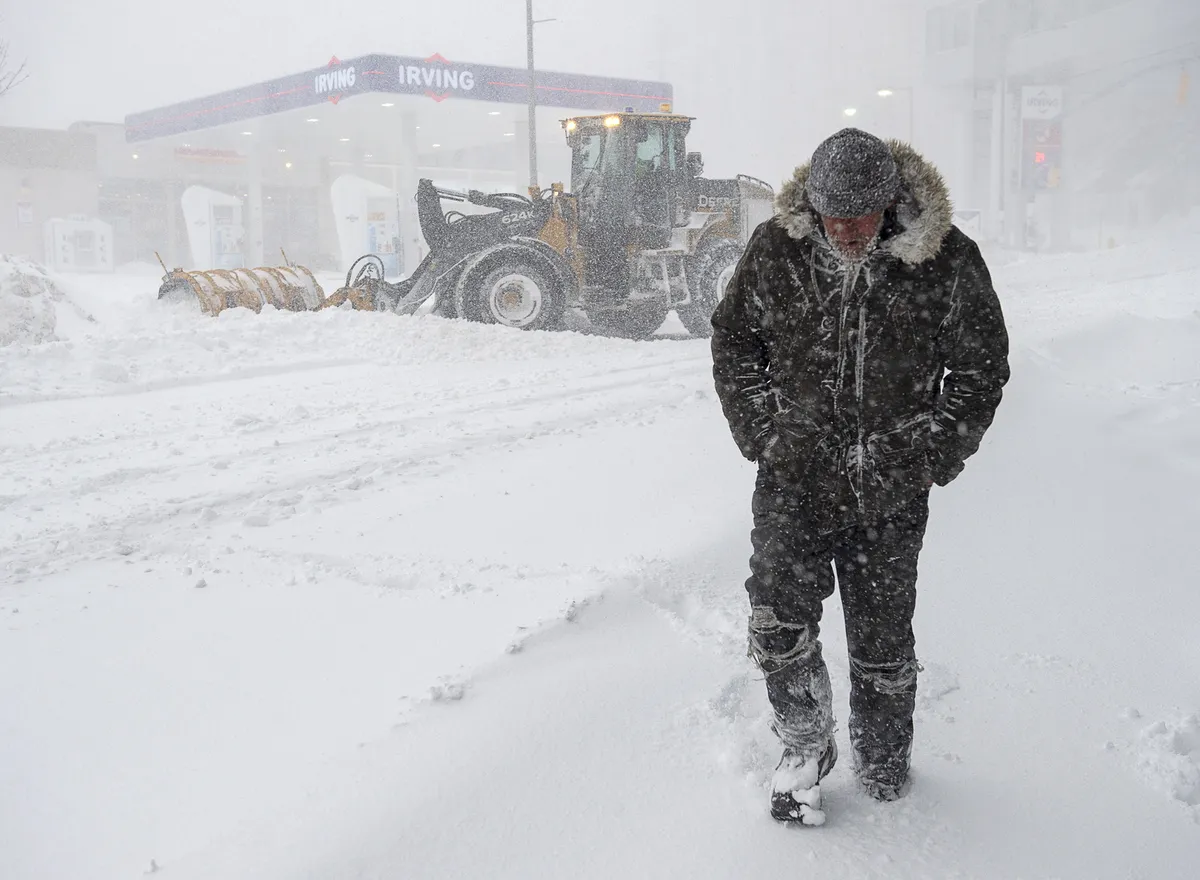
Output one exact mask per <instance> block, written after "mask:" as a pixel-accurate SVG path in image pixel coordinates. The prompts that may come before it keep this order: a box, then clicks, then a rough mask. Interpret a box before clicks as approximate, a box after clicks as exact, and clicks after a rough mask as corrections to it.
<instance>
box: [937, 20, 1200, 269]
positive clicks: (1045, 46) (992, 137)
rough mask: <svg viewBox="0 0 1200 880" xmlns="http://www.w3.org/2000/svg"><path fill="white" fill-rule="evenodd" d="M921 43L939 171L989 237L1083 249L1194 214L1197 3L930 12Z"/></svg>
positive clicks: (1199, 60) (1198, 192)
mask: <svg viewBox="0 0 1200 880" xmlns="http://www.w3.org/2000/svg"><path fill="white" fill-rule="evenodd" d="M924 42H925V49H924V70H923V80H924V84H925V87H926V89H927V90H928V100H929V101H930V102H931V103H932V104H933V105H935V106H936V107H937V109H938V111H939V112H938V118H939V119H940V120H943V121H944V123H945V124H944V126H942V128H941V131H940V134H939V137H940V138H941V139H943V140H944V141H945V150H946V153H947V155H946V156H945V157H943V159H942V164H943V166H944V167H945V168H946V170H947V173H948V175H949V176H950V177H951V179H952V182H953V184H954V186H955V190H956V192H957V193H959V203H960V205H961V204H965V203H966V202H970V203H972V205H973V206H974V207H978V208H980V209H982V211H983V216H984V225H985V229H986V232H987V234H988V235H989V237H992V238H995V239H1000V240H1003V241H1004V242H1005V243H1007V244H1009V245H1012V246H1016V247H1030V248H1035V249H1068V248H1080V247H1092V246H1096V245H1097V244H1106V243H1109V242H1111V241H1119V240H1120V239H1121V237H1123V236H1126V235H1129V234H1134V233H1135V231H1136V230H1137V229H1142V228H1145V227H1147V226H1149V225H1152V224H1153V223H1155V222H1157V221H1159V220H1161V219H1163V218H1164V217H1166V216H1169V215H1171V214H1173V213H1181V212H1186V211H1188V210H1190V209H1191V208H1193V207H1194V206H1196V205H1198V204H1200V188H1198V185H1197V171H1196V169H1195V168H1194V166H1195V164H1196V161H1195V159H1196V151H1197V148H1196V146H1195V145H1196V144H1197V143H1198V142H1200V104H1198V101H1197V96H1196V95H1195V94H1193V93H1192V90H1191V82H1192V80H1193V79H1195V77H1196V76H1197V75H1198V74H1200V3H1192V2H1188V0H981V2H973V0H958V2H928V3H926V8H925V37H924Z"/></svg>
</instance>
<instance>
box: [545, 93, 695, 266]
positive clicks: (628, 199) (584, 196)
mask: <svg viewBox="0 0 1200 880" xmlns="http://www.w3.org/2000/svg"><path fill="white" fill-rule="evenodd" d="M691 122H692V120H691V118H690V117H686V116H673V115H670V114H636V113H615V114H609V115H608V116H586V117H577V118H574V119H568V120H565V121H564V123H563V128H564V130H565V132H566V136H567V143H568V144H569V145H570V147H571V192H572V193H573V194H574V195H575V196H576V198H577V199H578V200H579V223H580V229H579V237H580V243H581V244H582V245H583V246H584V248H585V252H586V254H587V260H586V265H587V266H588V268H589V269H590V271H587V272H586V273H585V274H587V275H592V274H595V276H596V277H601V276H603V277H606V278H611V279H612V280H613V281H614V282H616V281H618V278H617V277H615V276H620V277H622V278H623V275H624V266H625V263H626V260H627V256H628V252H629V251H630V250H655V249H658V248H664V247H666V246H667V245H668V244H669V243H670V241H671V231H672V229H674V228H675V227H676V226H682V225H684V224H686V222H687V206H688V205H689V204H690V200H689V198H688V197H689V194H690V188H691V181H692V174H691V173H690V171H689V165H688V158H687V146H686V138H687V133H688V130H689V129H690V127H691Z"/></svg>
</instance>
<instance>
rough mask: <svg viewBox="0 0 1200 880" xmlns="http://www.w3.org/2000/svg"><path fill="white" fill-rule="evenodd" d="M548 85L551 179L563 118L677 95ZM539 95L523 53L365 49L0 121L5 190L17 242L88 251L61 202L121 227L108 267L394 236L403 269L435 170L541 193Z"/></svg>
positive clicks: (545, 139) (575, 77)
mask: <svg viewBox="0 0 1200 880" xmlns="http://www.w3.org/2000/svg"><path fill="white" fill-rule="evenodd" d="M535 94H536V102H537V106H538V109H537V117H536V118H537V136H538V137H537V140H538V144H537V146H538V170H539V175H538V177H539V185H541V186H542V187H548V186H549V185H550V183H551V182H555V181H563V180H566V179H568V178H569V175H570V151H569V150H568V148H567V146H566V144H565V140H564V138H563V134H562V130H561V128H560V127H559V119H561V118H563V117H564V116H569V115H576V114H581V113H604V112H612V111H619V110H625V109H632V110H635V111H639V112H662V111H670V110H671V105H672V102H673V96H672V88H671V86H670V85H669V84H668V83H661V82H644V81H637V80H629V79H617V78H612V77H603V76H591V75H583V74H568V73H554V72H548V71H538V72H537V73H536V78H535ZM528 101H529V74H528V71H527V70H525V69H524V68H505V67H495V66H490V65H481V64H469V63H458V62H452V61H449V60H447V59H446V58H444V57H442V56H441V55H433V56H430V57H427V58H409V57H400V56H393V55H365V56H361V57H358V58H352V59H348V60H340V59H338V58H336V57H335V58H331V59H330V60H329V61H328V62H327V63H326V64H323V65H321V66H320V67H316V68H313V69H312V70H307V71H303V72H301V73H296V74H292V75H288V76H284V77H280V78H278V79H274V80H271V81H268V82H262V83H256V84H253V85H249V86H244V87H242V88H239V89H235V90H232V91H229V92H223V93H221V94H217V95H210V96H208V97H204V98H198V99H194V100H189V101H185V102H183V103H179V104H174V105H171V106H168V107H161V108H158V109H154V110H148V111H145V112H141V113H134V114H131V115H129V116H127V117H126V119H125V122H124V124H111V123H91V122H79V123H75V124H73V125H72V126H71V127H70V128H69V129H68V131H66V132H56V131H44V130H35V129H0V202H3V201H7V200H8V199H7V196H8V194H9V193H8V191H9V190H12V195H13V196H14V198H13V201H14V202H16V203H17V205H18V212H17V215H16V216H14V217H9V218H3V219H0V250H8V251H13V252H16V253H25V254H26V255H28V256H31V257H34V258H35V259H44V261H45V262H47V263H48V264H50V265H52V266H56V267H57V268H87V267H86V266H85V265H84V262H85V261H84V259H83V257H82V256H79V255H76V256H75V258H74V262H75V263H76V264H77V265H75V266H71V265H65V266H64V265H61V263H62V260H61V259H59V257H61V254H56V253H54V251H55V249H56V247H57V249H58V250H62V249H63V248H65V247H67V245H66V244H65V243H63V244H60V245H58V246H55V245H52V244H51V243H50V240H49V237H48V236H49V233H48V232H46V233H43V227H45V226H46V224H48V223H49V222H50V221H51V220H53V219H60V220H61V219H62V218H61V217H57V218H56V217H55V216H52V215H70V216H71V217H74V218H75V219H76V220H77V221H78V222H79V223H81V224H85V225H86V223H87V222H92V223H95V221H100V223H99V225H101V226H104V225H107V226H109V227H111V234H110V235H109V238H110V239H111V243H110V244H109V245H108V247H110V248H111V253H110V254H109V255H108V256H107V260H108V265H109V266H111V265H113V264H116V265H120V264H122V263H127V262H133V261H137V262H144V263H148V262H154V260H155V258H154V253H155V252H158V253H159V254H161V256H162V258H163V260H164V261H165V262H166V263H167V264H168V266H183V267H185V268H197V269H205V268H236V267H238V266H258V265H271V264H275V263H277V262H281V261H282V260H283V257H282V256H281V254H280V250H281V249H282V250H283V251H284V252H286V254H287V257H288V258H289V259H290V260H292V261H294V262H297V263H303V264H305V265H308V266H310V267H312V268H314V269H318V270H335V271H336V270H340V269H344V268H345V266H346V265H347V264H348V263H349V262H351V261H352V260H353V259H354V258H356V257H357V256H359V255H361V254H363V253H368V252H370V253H377V254H380V255H381V256H382V257H383V258H384V261H385V264H386V265H387V267H388V271H389V274H393V273H394V274H398V275H403V274H406V273H407V272H408V271H409V270H411V269H412V268H413V267H415V266H416V264H417V263H418V262H419V261H420V259H421V258H422V256H423V255H424V247H425V243H424V241H423V239H422V238H421V233H420V229H419V227H418V224H417V219H416V207H415V203H414V200H413V196H414V194H415V192H416V188H417V181H418V180H419V179H420V178H422V177H429V178H432V179H433V180H434V181H435V182H436V183H437V184H438V185H439V186H441V187H445V188H448V189H462V190H466V189H479V190H483V191H503V192H522V193H523V192H525V190H526V187H527V186H528V184H529V147H528V122H527V119H528V109H527V107H528ZM10 238H11V239H12V240H13V242H15V244H10V243H9V239H10ZM56 240H57V239H56ZM43 241H44V243H43ZM65 241H66V239H64V242H65ZM67 262H68V263H70V262H71V259H68V260H67ZM95 268H103V267H95Z"/></svg>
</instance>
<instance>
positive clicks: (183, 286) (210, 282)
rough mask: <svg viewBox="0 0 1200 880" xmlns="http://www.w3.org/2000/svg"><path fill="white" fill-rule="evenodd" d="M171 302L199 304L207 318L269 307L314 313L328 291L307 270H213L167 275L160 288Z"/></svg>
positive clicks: (159, 290)
mask: <svg viewBox="0 0 1200 880" xmlns="http://www.w3.org/2000/svg"><path fill="white" fill-rule="evenodd" d="M158 298H159V299H160V300H166V301H168V302H192V301H198V302H199V303H200V308H201V310H202V311H203V312H204V313H205V314H206V315H218V314H220V313H221V312H223V311H225V310H226V309H234V308H239V307H241V308H247V309H250V310H252V311H255V312H260V311H262V308H263V306H266V305H270V306H274V307H275V308H277V309H281V310H283V311H287V312H312V311H316V310H317V309H319V308H321V306H322V305H323V304H324V302H325V291H323V290H322V289H321V285H320V283H318V281H317V279H316V278H315V277H314V276H313V273H312V272H310V271H309V270H308V269H306V268H305V267H304V266H280V267H260V268H258V269H214V270H212V271H209V272H185V271H184V270H182V269H176V270H174V271H173V272H168V273H167V275H166V276H165V277H164V278H163V283H162V285H161V286H160V287H159V288H158Z"/></svg>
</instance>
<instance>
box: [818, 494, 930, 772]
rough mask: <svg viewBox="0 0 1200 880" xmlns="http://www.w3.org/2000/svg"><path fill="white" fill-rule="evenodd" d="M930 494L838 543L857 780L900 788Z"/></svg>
mask: <svg viewBox="0 0 1200 880" xmlns="http://www.w3.org/2000/svg"><path fill="white" fill-rule="evenodd" d="M928 516H929V496H928V495H927V494H922V495H920V496H919V497H918V498H916V499H915V500H914V501H912V502H911V503H910V504H908V505H907V506H905V507H904V508H902V509H901V510H899V511H897V512H896V513H895V514H893V515H891V516H889V517H888V518H887V519H886V520H884V521H881V522H879V523H877V524H875V525H873V526H869V527H863V528H858V529H853V530H851V531H850V532H847V533H845V535H844V536H843V538H842V540H841V541H840V542H839V547H838V548H837V551H836V555H837V559H838V563H837V564H838V582H839V586H840V590H841V594H842V607H843V609H844V610H845V615H846V644H847V646H848V648H849V650H850V725H849V727H850V741H851V744H852V745H853V748H854V767H855V772H856V773H857V774H858V776H859V778H860V779H862V780H863V781H864V782H866V783H874V784H878V785H880V786H883V787H884V788H889V789H898V788H899V787H900V786H901V785H902V784H903V783H904V781H905V779H906V778H907V776H908V767H909V757H910V755H911V753H912V741H913V710H914V708H915V706H916V697H917V671H918V669H919V667H918V666H917V661H916V653H915V650H914V638H913V630H912V619H913V613H914V611H915V610H916V586H917V557H918V555H919V554H920V551H921V544H922V542H923V540H924V536H925V525H926V522H927V520H928Z"/></svg>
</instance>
